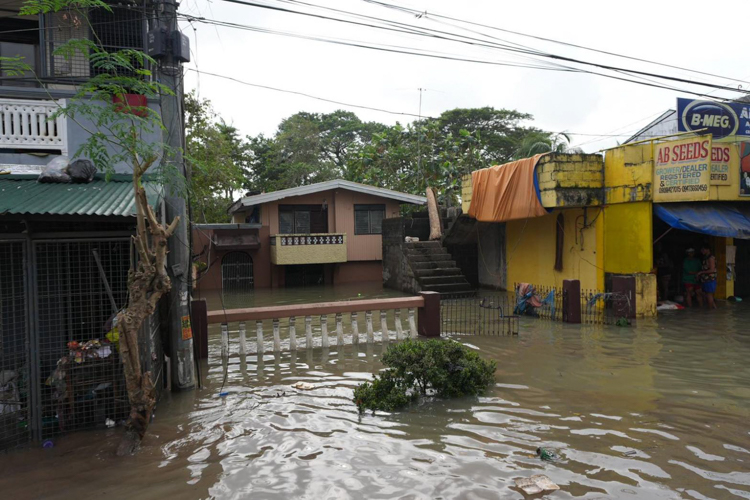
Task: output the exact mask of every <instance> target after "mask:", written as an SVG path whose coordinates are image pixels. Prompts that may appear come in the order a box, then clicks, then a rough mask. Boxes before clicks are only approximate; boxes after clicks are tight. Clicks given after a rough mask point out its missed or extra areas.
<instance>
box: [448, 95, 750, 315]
mask: <svg viewBox="0 0 750 500" xmlns="http://www.w3.org/2000/svg"><path fill="white" fill-rule="evenodd" d="M699 104H701V105H703V107H702V108H701V107H700V106H699V107H698V108H697V109H698V110H699V111H701V112H703V113H709V114H710V113H711V110H708V111H706V109H707V108H708V104H704V103H699ZM680 106H682V107H683V108H685V107H686V106H696V105H695V104H689V103H688V104H683V103H680ZM737 106H746V105H745V104H737ZM687 109H688V110H689V108H687ZM720 111H721V110H720ZM730 111H731V110H730ZM748 111H750V110H745V111H743V110H741V109H737V110H734V111H733V114H732V115H731V116H733V117H734V119H735V120H737V122H739V124H737V122H735V125H737V126H734V125H733V126H734V129H733V131H734V133H728V134H725V133H722V131H721V130H705V129H704V130H702V131H701V132H700V133H692V132H691V131H690V130H689V129H688V130H687V131H685V130H684V129H682V130H679V131H677V132H674V133H673V134H671V135H669V136H667V137H653V136H654V135H655V133H654V132H653V131H648V130H643V131H641V132H639V134H640V135H642V136H651V137H649V140H647V141H645V142H633V143H629V144H625V145H622V146H620V147H616V148H613V149H610V150H608V151H606V152H605V154H604V156H603V157H602V156H600V155H579V154H550V155H546V156H543V157H542V158H541V159H540V160H539V161H538V163H537V165H536V168H535V170H534V174H533V175H534V182H535V188H536V194H537V198H538V202H539V203H540V204H541V205H542V206H543V207H544V208H545V209H546V210H545V213H543V215H541V216H538V217H533V218H519V219H515V220H506V221H500V220H481V221H477V220H470V221H469V222H468V223H470V224H475V225H476V228H475V230H474V231H473V233H474V234H475V235H476V236H475V242H476V243H477V252H478V257H477V260H478V265H479V282H480V284H481V285H483V286H490V287H495V288H502V289H512V288H513V286H514V284H516V283H532V284H535V285H538V286H544V287H553V288H557V289H560V288H561V287H562V281H563V280H565V279H575V280H580V283H581V288H584V289H591V290H598V291H602V292H604V291H611V289H612V279H613V277H615V276H630V277H633V278H634V279H635V296H636V306H637V312H638V314H639V315H640V316H650V315H654V314H655V313H656V306H657V276H656V273H655V272H654V269H655V267H656V265H655V257H654V254H655V252H656V251H655V249H659V253H662V254H666V255H668V257H669V260H671V261H672V262H673V266H672V268H673V270H674V271H673V273H672V276H671V280H670V279H668V280H667V283H666V288H664V291H663V292H662V293H661V295H665V294H666V297H662V299H675V298H679V297H680V296H682V295H683V292H684V290H683V287H682V285H681V273H682V266H681V263H682V260H683V258H684V255H685V250H686V249H687V248H689V247H698V248H699V247H700V246H702V245H709V246H710V248H711V250H712V253H713V255H715V257H716V267H717V271H718V276H717V280H716V281H717V287H716V294H715V296H716V297H717V298H719V299H723V298H728V297H731V296H733V295H735V284H736V285H737V288H738V291H739V290H740V289H742V293H746V292H745V290H750V286H747V284H746V282H750V272H746V271H745V269H747V267H748V262H746V261H750V251H746V248H747V247H748V245H747V239H748V238H750V204H748V203H746V202H748V201H750V183H748V182H746V181H745V179H746V178H748V177H750V144H748V143H747V142H744V140H745V138H746V135H745V134H747V133H750V124H747V123H744V122H742V119H741V117H743V116H750V113H748ZM696 112H697V111H696ZM722 112H725V113H726V114H729V111H726V110H723V111H722ZM685 114H686V112H682V113H680V116H684V115H685ZM662 118H665V119H671V118H673V115H669V116H664V117H662ZM698 120H699V118H696V119H695V122H697V121H698ZM663 121H664V120H661V121H659V120H657V122H658V123H657V124H656V128H658V127H660V126H662V125H663ZM725 122H726V121H725ZM712 123H713V121H712ZM715 123H716V124H718V123H719V121H718V120H716V121H715ZM717 126H718V125H717ZM746 126H747V127H746ZM746 129H747V130H746ZM706 132H713V136H712V135H711V134H708V135H706ZM746 160H748V161H746ZM475 174H476V172H475ZM743 182H745V184H748V185H747V186H745V184H743ZM476 196H477V192H476V186H472V176H466V177H465V178H464V188H463V200H462V202H463V210H464V212H465V213H468V212H470V207H471V204H472V197H476ZM524 202H526V201H524ZM511 203H512V200H511ZM463 217H464V218H467V216H463ZM464 232H465V233H466V234H472V231H464ZM449 237H450V235H449ZM745 254H747V256H745ZM660 283H661V284H663V283H664V281H663V280H661V281H660Z"/></svg>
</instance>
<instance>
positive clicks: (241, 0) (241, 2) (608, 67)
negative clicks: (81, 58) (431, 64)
mask: <svg viewBox="0 0 750 500" xmlns="http://www.w3.org/2000/svg"><path fill="white" fill-rule="evenodd" d="M224 1H226V2H229V3H236V4H239V5H244V6H249V7H258V8H263V9H270V10H275V11H279V12H284V13H292V14H298V15H302V16H311V17H314V18H319V19H325V20H331V21H336V22H341V23H349V24H353V25H356V26H364V27H369V28H374V29H381V30H387V31H392V32H397V33H407V34H410V35H420V36H428V37H431V38H437V39H442V40H447V41H453V42H456V41H458V42H461V43H467V42H465V41H462V40H456V39H453V38H447V37H443V36H438V35H434V34H425V33H423V32H419V31H414V29H415V28H414V27H413V26H412V27H411V28H412V29H411V30H403V29H394V28H389V27H386V26H376V25H372V24H367V23H361V22H357V21H351V20H346V19H341V18H335V17H331V16H325V15H322V14H314V13H309V12H301V11H296V10H292V9H286V8H283V7H276V6H271V5H265V4H259V3H255V2H249V1H245V0H224ZM319 7H320V8H323V9H326V7H322V6H319ZM334 10H337V9H334ZM350 15H354V16H358V15H359V14H356V13H350ZM202 21H204V22H205V21H206V20H205V19H202ZM407 26H409V25H407ZM255 29H256V30H257V28H255ZM433 31H434V30H433ZM449 34H450V35H452V36H460V35H456V34H454V33H449ZM319 40H321V41H329V40H325V39H319ZM337 43H342V42H337ZM344 44H345V45H346V43H344ZM470 44H471V45H478V44H476V43H473V42H470ZM355 46H358V47H361V48H368V49H373V48H374V47H373V46H371V45H362V44H355ZM483 46H485V47H488V48H494V49H496V50H503V51H510V52H516V53H523V54H534V55H539V56H541V57H546V58H551V59H556V60H563V61H568V62H572V63H575V64H582V65H589V66H595V67H599V68H601V69H605V70H608V71H613V72H621V73H622V72H625V73H627V74H628V76H632V77H636V78H638V77H639V76H636V75H640V76H652V77H655V78H660V79H665V80H673V81H678V82H682V83H688V84H691V85H699V86H706V87H710V88H715V89H718V90H727V91H731V92H736V91H737V89H734V88H731V87H726V86H723V85H717V84H712V83H707V82H698V81H694V80H688V79H685V78H678V77H671V76H668V75H660V74H656V73H650V72H644V71H637V70H631V69H627V68H619V67H616V66H611V65H604V64H599V63H592V62H588V61H583V60H578V59H574V58H568V57H565V56H560V55H556V54H547V53H542V52H534V51H529V50H520V49H516V48H511V47H507V46H493V45H486V44H484V45H483ZM376 50H384V49H382V48H377V49H376ZM392 52H399V51H393V50H392ZM425 56H426V57H436V56H434V55H425ZM443 58H445V57H443ZM447 59H451V58H447ZM469 62H480V61H476V60H470V61H469ZM481 62H483V63H484V64H488V62H486V61H481ZM489 64H492V63H489ZM565 68H567V71H575V72H581V73H588V74H593V75H599V76H603V77H605V78H611V79H615V80H621V81H625V82H629V83H636V84H639V85H645V86H649V87H655V88H662V89H666V90H671V91H673V92H674V91H676V92H683V93H686V94H692V95H696V96H700V97H705V98H708V97H709V95H708V94H705V93H701V92H694V91H690V90H686V89H680V88H675V87H670V86H667V85H662V84H657V83H653V82H648V81H646V82H641V81H636V80H631V79H628V78H624V77H621V76H616V75H608V74H606V73H599V72H595V71H590V70H583V69H579V68H570V67H565ZM535 69H542V68H535ZM544 69H548V70H550V69H552V68H544ZM556 69H557V70H560V71H564V70H563V69H561V68H556ZM740 92H745V93H747V91H743V90H740Z"/></svg>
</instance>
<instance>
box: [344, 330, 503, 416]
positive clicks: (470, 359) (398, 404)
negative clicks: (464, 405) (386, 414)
mask: <svg viewBox="0 0 750 500" xmlns="http://www.w3.org/2000/svg"><path fill="white" fill-rule="evenodd" d="M383 364H384V365H385V366H387V367H388V368H387V369H386V370H385V371H383V372H381V373H380V374H378V375H376V376H375V379H374V380H373V381H372V382H364V383H362V384H360V385H359V387H357V388H356V389H354V403H355V404H356V405H357V408H358V409H359V412H360V413H364V412H365V411H366V410H372V411H376V410H382V411H395V410H399V409H401V408H403V407H405V406H406V405H408V404H409V403H410V402H412V401H415V400H417V399H418V398H419V397H420V396H425V395H428V394H430V395H434V396H437V397H441V398H455V397H460V396H475V395H477V394H481V393H482V392H483V391H484V390H485V389H487V387H489V386H490V385H491V384H492V383H493V382H494V380H495V376H494V373H495V370H496V369H497V364H496V363H495V361H488V360H484V359H482V358H481V357H480V356H479V355H478V354H477V353H476V352H475V351H473V350H471V349H470V348H468V347H466V346H464V345H463V344H460V343H459V342H456V341H453V340H437V339H433V340H428V341H420V340H405V341H404V342H400V343H398V344H395V345H392V346H390V347H389V348H388V350H387V351H386V353H385V354H384V355H383Z"/></svg>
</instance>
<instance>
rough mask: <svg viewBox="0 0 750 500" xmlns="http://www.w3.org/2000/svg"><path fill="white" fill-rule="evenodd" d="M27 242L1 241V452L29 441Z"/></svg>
mask: <svg viewBox="0 0 750 500" xmlns="http://www.w3.org/2000/svg"><path fill="white" fill-rule="evenodd" d="M26 265H27V260H26V242H25V241H0V450H2V449H5V448H10V447H12V446H16V445H18V444H21V443H24V442H26V441H28V440H29V439H30V437H31V432H30V429H31V425H30V420H29V390H28V388H29V344H28V340H27V339H28V332H29V325H28V320H27V302H26V297H27V293H26V291H27V288H28V287H27V284H26V278H25V276H26Z"/></svg>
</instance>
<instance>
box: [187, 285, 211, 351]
mask: <svg viewBox="0 0 750 500" xmlns="http://www.w3.org/2000/svg"><path fill="white" fill-rule="evenodd" d="M190 308H191V310H190V313H191V315H192V317H193V318H192V319H193V325H192V327H193V342H195V354H196V356H197V358H198V359H208V303H207V302H206V299H199V300H193V301H192V302H191V303H190Z"/></svg>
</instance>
